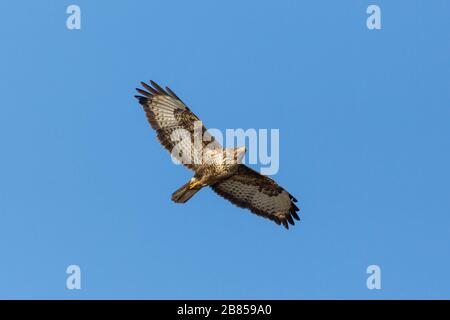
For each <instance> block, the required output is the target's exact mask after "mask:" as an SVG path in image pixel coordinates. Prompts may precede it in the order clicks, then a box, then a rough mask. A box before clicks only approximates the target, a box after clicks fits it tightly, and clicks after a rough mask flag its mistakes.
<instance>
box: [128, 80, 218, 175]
mask: <svg viewBox="0 0 450 320" xmlns="http://www.w3.org/2000/svg"><path fill="white" fill-rule="evenodd" d="M141 84H142V86H143V88H144V89H145V90H144V89H139V88H137V89H136V90H137V91H138V92H139V93H140V95H136V96H135V97H136V98H137V99H138V100H139V103H140V104H141V105H142V107H143V108H144V111H145V113H146V115H147V119H148V121H149V122H150V125H151V126H152V128H153V129H155V130H156V133H157V137H158V140H159V141H160V142H161V144H162V145H163V146H164V148H166V149H167V150H168V151H169V152H170V153H171V154H172V156H173V157H174V158H175V159H176V160H178V161H179V162H181V163H183V164H184V165H185V166H186V167H188V168H189V169H193V170H196V168H198V166H199V165H201V164H202V163H203V155H204V152H205V151H206V150H207V149H216V148H221V145H220V144H219V143H218V142H217V141H215V139H214V137H213V136H212V135H211V134H209V133H208V131H207V129H206V128H205V126H203V124H202V122H201V121H200V119H199V118H198V117H197V116H196V115H195V114H194V113H193V112H192V111H191V110H190V109H189V108H188V107H187V106H186V105H185V104H184V103H183V101H181V99H180V98H178V96H177V95H176V94H175V93H174V92H173V91H172V90H170V89H169V88H168V87H166V89H165V90H164V89H163V88H161V87H160V86H159V85H158V84H157V83H155V82H153V81H150V84H151V85H148V84H146V83H144V82H141ZM195 135H197V138H196V139H194V137H195Z"/></svg>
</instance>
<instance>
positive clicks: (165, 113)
mask: <svg viewBox="0 0 450 320" xmlns="http://www.w3.org/2000/svg"><path fill="white" fill-rule="evenodd" d="M141 85H142V89H140V88H136V90H137V92H138V93H139V95H136V96H135V97H136V98H137V99H138V100H139V103H140V104H141V105H142V107H143V109H144V111H145V113H146V115H147V119H148V121H149V122H150V125H151V127H152V128H153V129H154V130H156V133H157V137H158V140H159V141H160V142H161V144H162V145H163V146H164V148H166V149H167V150H168V151H169V152H171V154H172V156H173V157H174V158H175V159H176V160H179V161H180V162H181V163H183V165H185V166H186V167H187V168H189V169H191V170H193V171H194V176H193V177H192V179H190V180H189V181H188V182H187V183H186V184H184V185H183V186H182V187H181V188H179V189H178V190H177V191H175V192H174V193H173V194H172V200H173V201H175V202H177V203H185V202H187V201H188V200H189V199H190V198H192V196H193V195H194V194H196V193H197V192H198V191H199V190H200V189H202V188H204V187H206V186H209V187H211V188H212V189H213V190H214V191H215V192H216V193H217V194H218V195H220V196H222V197H223V198H225V199H227V200H229V201H230V202H231V203H233V204H235V205H236V206H238V207H241V208H247V209H249V210H250V211H251V212H253V213H255V214H257V215H259V216H262V217H264V218H268V219H270V220H272V221H274V222H275V223H276V224H278V225H281V224H282V225H283V226H284V227H285V228H286V229H289V224H291V225H294V219H295V220H300V219H299V216H298V214H297V212H298V211H299V209H298V208H297V206H296V205H295V203H294V202H297V200H296V199H295V198H294V197H293V196H292V195H291V194H290V193H288V192H287V191H286V190H284V189H283V188H282V187H281V186H279V185H278V184H277V183H276V182H275V181H274V180H272V179H271V178H269V177H267V176H264V175H261V174H259V173H258V172H256V171H254V170H253V169H251V168H249V167H248V166H246V165H244V164H242V163H241V162H242V159H243V157H244V155H245V152H246V150H245V147H238V148H224V147H222V146H221V145H220V144H219V143H218V142H216V141H215V139H214V137H213V136H212V135H210V134H209V133H208V131H207V129H206V128H205V126H203V124H202V122H201V121H200V119H199V118H198V117H197V116H196V115H195V114H194V113H193V112H192V111H191V110H190V109H189V108H188V106H187V105H186V104H184V103H183V101H182V100H181V99H180V98H179V97H178V96H177V95H176V94H175V93H174V92H173V91H172V90H170V88H168V87H166V88H165V89H163V88H162V87H160V86H159V85H158V84H157V83H155V82H154V81H150V84H146V83H144V82H141ZM196 129H199V130H200V132H201V134H202V135H203V138H202V139H201V142H200V143H195V141H194V138H193V136H194V134H195V130H196ZM180 132H181V133H183V132H188V133H190V137H189V139H179V138H180V136H179V135H178V136H177V134H179V133H180ZM177 137H178V139H177ZM186 159H189V160H190V161H186Z"/></svg>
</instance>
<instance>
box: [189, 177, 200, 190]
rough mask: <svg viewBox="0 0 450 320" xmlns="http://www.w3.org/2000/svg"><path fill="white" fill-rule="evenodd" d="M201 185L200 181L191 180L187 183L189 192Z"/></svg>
mask: <svg viewBox="0 0 450 320" xmlns="http://www.w3.org/2000/svg"><path fill="white" fill-rule="evenodd" d="M200 184H201V181H200V180H196V179H192V180H191V181H190V182H189V190H192V189H196V188H197V187H198V186H199V185H200Z"/></svg>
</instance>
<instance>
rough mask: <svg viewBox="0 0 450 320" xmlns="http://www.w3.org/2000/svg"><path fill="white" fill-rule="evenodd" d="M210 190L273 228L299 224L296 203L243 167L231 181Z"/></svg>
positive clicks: (267, 181)
mask: <svg viewBox="0 0 450 320" xmlns="http://www.w3.org/2000/svg"><path fill="white" fill-rule="evenodd" d="M211 188H212V189H213V190H214V191H215V192H216V193H217V194H218V195H220V196H222V197H224V198H225V199H227V200H229V201H230V202H231V203H233V204H235V205H237V206H238V207H241V208H247V209H250V211H252V212H253V213H256V214H257V215H259V216H262V217H264V218H268V219H270V220H272V221H274V222H275V223H276V224H278V225H279V224H283V225H284V227H285V228H286V229H288V228H289V227H288V223H289V224H291V225H294V219H295V220H300V219H299V217H298V214H297V211H299V209H298V208H297V206H296V205H295V203H294V202H297V200H296V199H295V198H294V197H293V196H292V195H291V194H289V193H288V192H287V191H286V190H284V189H283V188H282V187H280V186H279V185H278V184H277V183H276V182H275V181H273V180H272V179H270V178H269V177H266V176H263V175H262V174H259V173H258V172H256V171H254V170H252V169H251V168H249V167H247V166H246V165H244V164H240V165H239V168H238V171H237V173H236V174H235V175H233V176H231V177H230V178H228V179H226V180H224V181H220V182H218V183H216V184H213V185H212V186H211Z"/></svg>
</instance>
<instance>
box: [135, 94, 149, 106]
mask: <svg viewBox="0 0 450 320" xmlns="http://www.w3.org/2000/svg"><path fill="white" fill-rule="evenodd" d="M134 97H135V98H136V99H138V100H139V103H140V104H146V103H147V102H148V98H146V97H143V96H138V95H136V96H134Z"/></svg>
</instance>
